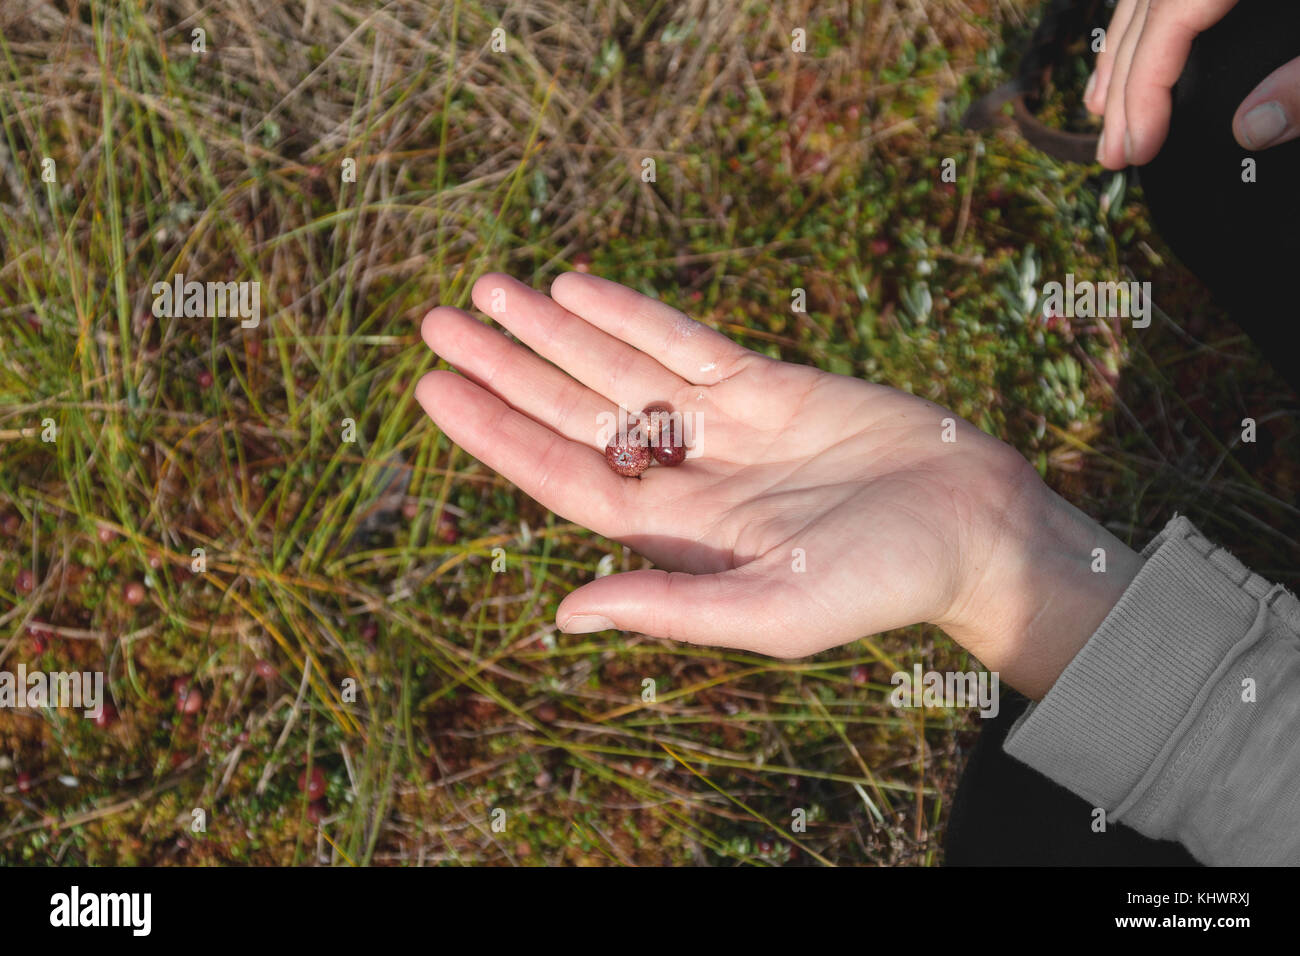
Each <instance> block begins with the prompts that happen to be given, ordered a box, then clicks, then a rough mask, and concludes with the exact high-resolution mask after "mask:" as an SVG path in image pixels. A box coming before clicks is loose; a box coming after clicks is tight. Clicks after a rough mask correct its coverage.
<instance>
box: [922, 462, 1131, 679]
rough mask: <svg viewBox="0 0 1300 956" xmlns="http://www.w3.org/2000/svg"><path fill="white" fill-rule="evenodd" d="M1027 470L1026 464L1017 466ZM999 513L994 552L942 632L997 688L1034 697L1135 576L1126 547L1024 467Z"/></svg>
mask: <svg viewBox="0 0 1300 956" xmlns="http://www.w3.org/2000/svg"><path fill="white" fill-rule="evenodd" d="M1026 467H1028V466H1026ZM1029 471H1030V473H1031V474H1032V475H1033V480H1032V481H1029V480H1027V479H1025V480H1022V481H1020V482H1019V483H1018V484H1019V488H1018V489H1016V493H1015V494H1013V495H1012V497H1011V499H1010V500H1012V501H1013V502H1014V504H1013V505H1012V506H1010V507H1006V508H1004V509H1003V511H1002V513H1001V514H1000V515H999V518H998V524H999V527H998V529H997V531H996V532H995V534H996V539H995V540H996V541H997V546H996V547H995V548H994V549H992V550H991V552H990V556H989V559H988V560H987V561H986V562H985V567H984V569H983V570H982V572H981V573H979V574H978V575H977V577H976V580H975V581H974V582H973V585H972V586H971V588H970V591H969V593H970V595H971V596H970V598H969V599H968V600H967V601H966V602H965V605H964V607H963V608H962V610H961V612H960V613H958V614H956V615H954V617H953V619H952V621H951V622H950V623H948V624H946V625H942V626H944V629H945V630H946V631H947V632H948V634H949V635H950V636H951V637H952V638H953V639H954V640H956V641H958V642H959V643H960V644H962V645H963V646H964V647H966V648H968V649H969V650H970V651H971V652H972V653H974V654H976V656H978V657H979V658H980V660H981V662H982V663H983V664H984V666H986V667H988V668H989V669H990V670H996V671H998V672H999V674H1000V677H1001V680H1002V681H1004V682H1005V683H1007V684H1009V685H1010V686H1012V687H1014V688H1015V689H1016V690H1018V691H1020V692H1021V693H1022V694H1025V695H1026V696H1027V697H1030V698H1033V699H1039V698H1041V697H1043V695H1045V694H1046V693H1047V691H1048V690H1049V689H1050V688H1051V686H1052V685H1053V684H1054V683H1055V682H1056V679H1057V677H1059V676H1060V674H1061V672H1062V671H1063V670H1065V667H1066V665H1067V664H1069V663H1070V661H1071V660H1072V659H1073V658H1074V656H1075V655H1076V654H1077V653H1078V652H1079V650H1080V649H1082V647H1083V646H1084V644H1086V643H1087V642H1088V639H1089V638H1090V637H1091V636H1092V635H1093V634H1094V633H1095V632H1096V630H1097V628H1098V627H1100V626H1101V623H1102V621H1103V620H1105V618H1106V615H1107V614H1109V613H1110V610H1111V609H1112V608H1113V607H1114V606H1115V604H1116V603H1117V602H1118V601H1119V599H1120V597H1121V596H1122V595H1123V593H1124V591H1125V590H1126V589H1127V588H1128V586H1129V584H1130V583H1132V581H1133V578H1134V577H1136V576H1137V573H1138V571H1139V570H1141V568H1142V563H1143V559H1142V557H1141V555H1139V554H1138V553H1137V552H1136V551H1134V550H1133V549H1132V548H1129V547H1128V546H1127V545H1125V544H1124V543H1123V542H1122V541H1120V540H1119V539H1118V538H1116V537H1115V536H1114V535H1112V534H1111V533H1110V532H1108V531H1107V530H1106V529H1105V528H1103V527H1102V526H1101V525H1099V524H1098V523H1097V522H1095V521H1093V520H1092V519H1091V518H1089V517H1088V516H1087V515H1085V514H1084V513H1083V512H1082V511H1080V510H1079V509H1078V508H1076V507H1074V506H1073V505H1072V504H1070V503H1069V502H1068V501H1066V500H1065V499H1063V498H1061V497H1060V496H1059V495H1057V494H1055V493H1054V492H1052V491H1051V489H1049V488H1048V487H1047V486H1046V485H1044V484H1043V483H1042V481H1040V480H1039V479H1038V476H1037V474H1036V473H1033V472H1032V469H1029Z"/></svg>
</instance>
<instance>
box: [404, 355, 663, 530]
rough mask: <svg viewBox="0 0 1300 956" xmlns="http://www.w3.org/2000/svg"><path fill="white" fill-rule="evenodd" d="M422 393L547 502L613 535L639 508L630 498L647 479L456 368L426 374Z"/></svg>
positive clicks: (454, 427) (464, 440) (472, 444)
mask: <svg viewBox="0 0 1300 956" xmlns="http://www.w3.org/2000/svg"><path fill="white" fill-rule="evenodd" d="M415 397H416V399H418V400H419V402H420V404H421V405H422V406H423V407H424V410H425V412H426V413H427V414H428V415H429V417H430V418H432V419H433V420H434V421H435V422H436V423H437V425H438V427H439V428H440V429H442V431H443V433H444V434H445V435H446V436H447V437H448V438H450V439H451V440H452V441H454V442H455V443H456V444H457V445H460V446H461V447H462V448H464V449H465V450H466V451H467V452H469V453H470V454H471V455H473V456H474V457H475V458H477V459H478V460H479V461H481V462H483V464H485V465H487V466H488V467H489V468H491V469H492V470H494V471H496V472H499V473H500V474H502V475H504V476H505V477H506V478H508V479H509V480H510V481H512V482H514V484H515V485H517V486H518V487H519V488H520V489H522V490H523V491H524V492H525V493H526V494H528V495H529V496H531V497H532V498H534V499H535V500H537V501H538V502H539V503H540V504H542V505H544V506H545V507H547V508H549V509H551V510H552V511H554V512H555V513H556V514H559V515H562V516H563V517H564V518H566V519H568V520H569V521H576V522H578V523H580V524H583V525H585V526H587V527H588V528H591V529H592V530H593V531H595V532H596V533H597V534H602V535H605V536H606V537H618V536H620V535H621V534H624V533H625V532H626V521H625V519H624V517H623V516H625V515H629V514H636V513H637V511H638V509H637V508H636V507H635V506H634V504H633V503H630V502H629V501H628V500H627V498H628V496H629V495H630V494H634V493H635V491H636V489H637V488H638V487H639V486H640V484H641V483H640V482H629V481H627V479H625V478H620V477H619V476H618V475H616V474H614V472H612V471H610V469H609V466H608V465H606V464H605V456H604V455H602V454H601V453H600V452H598V451H595V450H594V449H593V448H588V447H584V446H583V445H580V444H576V443H574V442H571V441H568V440H567V439H564V438H561V437H560V436H559V435H557V434H556V433H555V432H553V431H551V430H550V429H549V428H546V427H545V426H543V425H540V424H538V423H537V422H535V421H533V420H532V419H531V418H529V417H528V416H526V415H522V414H520V413H519V412H517V411H515V410H514V409H512V408H510V406H508V405H506V404H505V402H503V401H501V399H499V398H497V397H496V396H495V395H493V394H491V393H490V392H488V391H486V390H484V389H483V388H480V387H479V386H478V385H476V384H474V383H473V382H471V381H469V380H468V379H465V378H462V377H461V376H459V375H457V374H456V373H454V372H442V371H438V372H430V373H429V374H427V375H425V376H424V377H423V378H422V379H420V381H419V383H418V384H417V385H416V387H415ZM629 485H631V486H633V487H632V488H629V487H628V486H629Z"/></svg>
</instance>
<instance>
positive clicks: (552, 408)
mask: <svg viewBox="0 0 1300 956" xmlns="http://www.w3.org/2000/svg"><path fill="white" fill-rule="evenodd" d="M420 334H421V335H422V336H423V337H424V341H425V343H426V344H427V345H428V346H429V348H431V349H433V351H434V352H436V353H437V354H438V355H439V356H441V357H442V358H443V359H445V360H446V361H447V362H448V363H449V364H451V365H453V366H455V367H456V368H457V369H458V370H459V371H460V372H461V374H462V375H465V376H467V377H468V378H470V379H471V380H472V381H474V382H476V383H477V384H479V385H481V386H482V387H483V388H486V389H488V390H489V391H491V392H492V393H493V394H494V395H496V396H497V397H498V398H500V399H502V400H503V401H505V402H507V403H508V404H509V405H510V406H511V407H512V408H515V409H517V410H518V411H521V412H523V413H524V414H525V415H527V416H529V417H530V418H533V419H535V420H536V421H539V422H541V423H542V424H543V425H546V426H547V427H548V428H550V429H551V430H552V431H556V432H559V433H560V434H561V435H563V436H564V437H565V438H568V439H569V440H570V441H575V442H579V443H581V444H584V445H590V446H591V447H593V448H597V449H598V450H601V451H603V449H601V448H600V447H599V446H600V442H599V437H600V436H599V434H598V433H599V431H600V425H601V422H602V420H603V419H602V416H603V415H604V416H610V415H617V413H618V409H617V408H616V407H615V405H614V404H613V403H612V402H610V401H609V400H608V399H606V398H603V397H601V396H600V395H597V394H596V393H595V392H593V391H592V390H591V389H589V388H587V387H586V386H584V385H580V384H579V383H577V382H575V381H574V380H573V379H571V378H570V377H569V376H567V375H565V374H564V373H563V372H561V371H560V370H559V369H558V368H556V367H555V366H554V365H551V364H550V363H549V362H545V361H543V360H542V359H540V358H538V357H537V356H536V355H534V354H533V353H532V352H530V351H529V350H528V349H526V348H524V347H523V346H521V345H519V344H517V343H515V342H512V341H510V340H509V339H507V338H506V337H505V336H504V335H502V334H501V333H500V332H497V331H495V330H494V329H490V328H488V327H487V326H485V325H484V324H483V323H482V322H479V321H478V320H477V319H474V318H473V317H471V316H469V315H467V314H466V313H464V312H462V311H461V310H460V309H453V308H451V307H449V306H439V307H438V308H436V309H434V310H433V311H432V312H430V313H429V314H428V315H426V316H425V317H424V322H423V323H421V325H420Z"/></svg>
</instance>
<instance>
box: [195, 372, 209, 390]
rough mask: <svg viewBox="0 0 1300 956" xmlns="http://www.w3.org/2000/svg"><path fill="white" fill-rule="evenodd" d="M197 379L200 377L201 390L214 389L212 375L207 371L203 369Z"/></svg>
mask: <svg viewBox="0 0 1300 956" xmlns="http://www.w3.org/2000/svg"><path fill="white" fill-rule="evenodd" d="M197 377H198V383H199V388H211V387H212V373H211V372H209V371H208V370H207V369H201V370H200V371H199V374H198V376H197Z"/></svg>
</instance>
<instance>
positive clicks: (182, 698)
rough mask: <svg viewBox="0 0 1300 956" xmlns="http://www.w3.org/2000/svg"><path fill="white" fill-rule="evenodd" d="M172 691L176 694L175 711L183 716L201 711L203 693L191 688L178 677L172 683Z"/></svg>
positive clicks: (187, 682) (185, 681)
mask: <svg viewBox="0 0 1300 956" xmlns="http://www.w3.org/2000/svg"><path fill="white" fill-rule="evenodd" d="M172 690H174V691H175V692H176V709H177V710H179V711H180V712H181V713H183V714H197V713H198V712H199V711H200V710H202V709H203V692H202V691H201V690H199V689H198V688H197V687H191V686H190V683H189V681H187V680H185V678H183V677H178V678H176V679H175V680H174V681H172Z"/></svg>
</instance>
